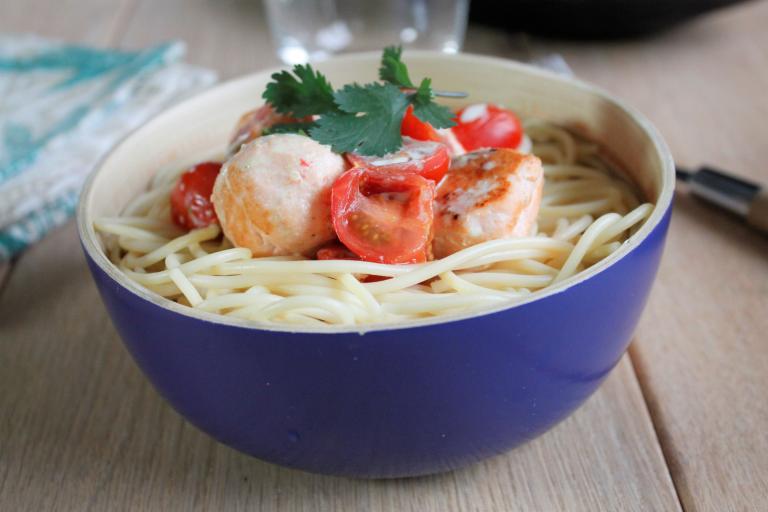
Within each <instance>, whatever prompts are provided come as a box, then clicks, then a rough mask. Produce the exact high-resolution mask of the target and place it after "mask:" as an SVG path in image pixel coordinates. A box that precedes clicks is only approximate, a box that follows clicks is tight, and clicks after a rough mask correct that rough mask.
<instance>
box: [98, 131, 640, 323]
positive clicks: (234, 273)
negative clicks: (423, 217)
mask: <svg viewBox="0 0 768 512" xmlns="http://www.w3.org/2000/svg"><path fill="white" fill-rule="evenodd" d="M525 131H526V133H527V134H528V135H529V136H530V138H531V139H532V141H533V152H534V154H536V155H538V156H539V157H540V158H541V159H542V161H543V162H544V176H545V185H544V194H543V197H542V201H541V209H540V211H539V215H538V218H537V224H536V227H535V229H534V233H533V234H532V235H531V236H529V237H525V238H511V239H501V240H492V241H488V242H484V243H481V244H478V245H475V246H472V247H468V248H466V249H463V250H461V251H459V252H457V253H454V254H451V255H450V256H447V257H445V258H442V259H440V260H435V261H430V262H427V263H420V264H411V265H386V264H379V263H368V262H363V261H348V260H323V261H318V260H307V259H304V258H300V257H292V256H280V257H265V258H253V257H251V253H250V251H249V250H248V249H242V248H236V247H232V245H231V244H230V243H229V241H228V240H226V238H225V237H221V236H220V234H221V230H220V228H219V227H218V226H216V225H211V226H208V227H206V228H203V229H197V230H193V231H190V232H188V233H184V232H182V231H181V230H179V229H178V228H177V227H176V226H175V225H174V224H173V223H172V222H171V220H170V215H169V210H168V203H169V201H168V197H169V194H170V191H171V189H172V187H173V184H174V183H175V181H176V179H177V178H178V175H179V174H180V172H181V170H177V171H169V172H161V173H158V174H157V175H156V176H155V177H154V178H153V179H152V181H151V184H150V189H149V190H148V191H146V192H144V193H143V194H141V195H140V196H139V197H137V198H135V199H134V200H133V201H132V202H131V203H130V204H129V205H128V206H127V207H126V208H125V210H124V214H123V215H122V216H118V217H108V218H106V217H105V218H100V219H98V220H97V221H96V222H95V227H96V229H97V230H98V231H99V232H100V233H101V234H102V238H103V241H104V247H105V251H106V254H107V255H108V257H109V258H110V259H111V260H112V262H113V263H114V264H115V265H117V267H118V268H119V269H121V270H122V271H123V272H125V274H126V275H127V276H128V277H130V278H131V279H132V280H134V281H135V282H137V283H138V284H140V285H142V286H144V287H145V288H147V289H148V290H150V291H152V292H154V293H157V294H158V295H161V296H163V297H167V298H168V299H171V300H175V301H177V302H179V303H181V304H185V305H188V306H191V307H194V308H197V309H200V310H202V311H207V312H212V313H219V314H222V315H229V316H232V317H236V318H244V319H249V320H253V321H257V322H273V323H274V322H278V323H286V324H299V325H312V324H372V323H387V322H397V321H401V320H409V319H417V318H425V317H432V316H438V315H449V314H452V313H459V312H466V311H468V310H475V309H482V308H488V307H493V306H499V305H502V304H512V303H514V302H515V301H520V300H522V299H524V298H526V297H527V296H528V295H529V294H530V293H532V292H536V291H538V290H542V289H544V288H546V287H548V286H552V285H554V284H556V283H559V282H561V281H563V280H565V279H567V278H569V277H571V276H573V275H574V274H576V273H578V272H580V271H582V270H584V269H585V268H587V267H589V266H591V265H594V264H595V263H597V262H599V261H600V260H602V259H604V258H606V257H608V256H610V255H611V254H612V253H613V252H615V251H616V250H618V249H619V248H620V247H621V245H622V243H624V242H625V241H626V239H627V238H628V237H629V236H630V235H631V234H632V233H633V232H634V231H635V230H636V229H637V228H638V227H639V226H640V225H641V224H642V222H643V221H644V220H645V219H646V218H647V217H648V216H649V215H650V214H651V211H652V209H653V205H652V204H650V203H642V204H641V203H640V201H639V200H638V197H637V196H636V195H635V192H634V190H633V189H632V187H631V186H630V185H629V184H628V183H626V182H625V181H623V180H622V179H621V178H619V177H618V176H617V175H615V174H612V173H611V172H610V171H609V167H608V166H607V165H606V163H605V162H604V161H603V159H601V158H600V156H599V148H598V146H597V145H595V144H593V143H589V142H584V141H581V140H578V139H577V138H575V137H574V136H573V135H571V134H570V133H569V132H568V131H566V130H564V129H562V128H559V127H556V126H553V125H551V124H548V123H545V122H542V121H530V122H527V123H525ZM368 276H376V277H381V278H384V279H381V280H378V281H376V280H372V279H370V278H368Z"/></svg>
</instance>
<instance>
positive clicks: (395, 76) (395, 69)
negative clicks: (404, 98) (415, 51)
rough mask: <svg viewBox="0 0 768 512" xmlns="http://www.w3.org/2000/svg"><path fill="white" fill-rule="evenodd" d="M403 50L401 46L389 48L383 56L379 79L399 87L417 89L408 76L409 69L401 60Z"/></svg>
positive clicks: (385, 49)
mask: <svg viewBox="0 0 768 512" xmlns="http://www.w3.org/2000/svg"><path fill="white" fill-rule="evenodd" d="M402 54H403V48H402V47H400V46H387V47H386V48H384V53H382V55H381V67H380V68H379V79H380V80H382V81H384V82H389V83H391V84H393V85H397V86H399V87H409V88H412V87H415V85H413V82H411V78H410V77H409V76H408V67H407V66H406V65H405V64H404V63H403V61H401V60H400V55H402Z"/></svg>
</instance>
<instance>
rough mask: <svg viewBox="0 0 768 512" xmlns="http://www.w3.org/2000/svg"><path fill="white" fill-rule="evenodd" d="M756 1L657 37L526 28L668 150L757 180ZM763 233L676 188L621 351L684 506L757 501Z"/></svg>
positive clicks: (766, 47)
mask: <svg viewBox="0 0 768 512" xmlns="http://www.w3.org/2000/svg"><path fill="white" fill-rule="evenodd" d="M766 26H768V2H765V1H762V2H751V3H748V4H745V5H744V6H740V7H737V8H733V9H730V10H727V11H723V12H720V13H717V14H715V15H712V16H707V17H705V18H702V19H700V20H697V21H696V22H694V23H692V24H691V25H688V26H686V27H682V28H681V29H679V30H676V31H673V32H670V33H668V34H665V35H663V36H662V37H660V38H658V39H653V40H648V41H643V42H632V43H624V44H613V45H572V46H571V45H569V46H567V47H565V46H561V45H559V44H556V43H551V42H550V43H545V42H542V41H537V42H535V43H534V46H538V47H539V48H543V49H549V50H559V51H562V52H563V53H564V54H565V56H566V59H567V60H568V62H569V63H570V64H571V66H572V67H573V69H574V70H575V71H576V73H577V74H578V75H579V76H581V77H582V78H584V79H587V80H591V81H594V82H597V83H598V84H601V85H603V86H604V87H606V88H607V89H609V90H611V91H613V92H615V93H616V94H618V95H620V96H622V97H624V98H626V99H627V100H628V101H630V102H631V103H632V104H633V105H635V106H637V107H638V108H639V109H640V110H641V111H643V112H644V113H646V114H647V115H648V116H649V117H650V118H651V119H652V120H653V121H654V122H655V123H656V124H657V126H658V127H659V128H660V130H661V132H662V133H663V134H664V136H665V137H666V139H667V141H668V142H669V144H670V147H671V149H672V151H673V153H674V155H675V156H676V158H677V160H678V161H679V162H680V163H683V164H685V165H686V166H687V167H695V166H697V165H700V164H702V163H708V164H713V165H717V166H720V167H722V168H724V169H728V170H730V171H732V172H736V173H739V174H741V175H743V176H746V177H749V178H751V179H753V180H755V181H758V182H762V183H763V184H765V185H766V186H768V165H766V162H767V161H768V144H766V139H767V137H768V121H766V120H767V119H768V95H766V93H765V91H766V90H768V31H766V30H765V27H766ZM766 333H768V238H766V237H764V236H761V235H759V234H757V233H756V232H755V231H753V230H751V229H750V228H748V227H747V226H746V225H744V224H743V223H742V222H740V221H739V220H737V219H735V218H733V217H730V216H727V215H724V214H723V213H722V212H720V211H718V210H716V209H714V208H711V207H709V206H708V205H705V204H703V203H701V202H699V201H696V200H694V199H692V198H690V197H688V196H686V195H685V194H678V197H677V200H676V206H675V213H674V215H673V218H672V226H671V230H670V234H669V241H668V246H667V249H666V253H665V256H664V260H663V263H662V267H661V271H660V274H659V278H658V281H657V283H656V285H655V289H654V292H653V294H652V297H651V300H650V302H649V306H648V309H647V311H646V313H645V315H644V318H643V320H642V323H641V326H640V329H639V332H638V339H639V343H637V344H636V345H635V346H634V348H633V349H632V351H631V354H632V357H633V360H634V362H635V365H636V368H637V370H638V373H639V377H640V380H641V385H642V387H643V390H644V392H645V395H646V398H647V399H648V400H649V404H650V407H651V411H652V414H653V418H654V422H655V424H656V426H657V429H658V431H659V434H660V436H661V440H662V444H663V448H664V451H665V455H666V457H667V461H668V462H669V464H670V467H671V471H672V476H673V479H674V481H675V483H676V486H677V489H678V491H679V493H680V496H681V499H682V501H683V504H684V506H685V509H686V510H689V511H692V510H695V511H698V512H703V511H731V510H733V511H736V510H749V511H752V510H755V511H756V510H768V435H766V428H768V400H766V396H767V393H768V391H766V390H768V335H766Z"/></svg>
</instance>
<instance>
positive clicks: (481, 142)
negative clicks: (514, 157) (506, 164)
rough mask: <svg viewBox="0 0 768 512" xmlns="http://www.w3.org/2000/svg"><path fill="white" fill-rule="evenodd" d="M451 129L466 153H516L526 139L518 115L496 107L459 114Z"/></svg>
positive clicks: (480, 107)
mask: <svg viewBox="0 0 768 512" xmlns="http://www.w3.org/2000/svg"><path fill="white" fill-rule="evenodd" d="M455 121H456V126H454V127H453V128H451V130H452V131H453V134H454V135H455V136H456V138H457V139H458V140H459V142H460V143H461V145H462V146H464V149H466V150H467V151H474V150H476V149H481V148H509V149H516V148H517V147H518V146H519V145H520V141H521V140H522V138H523V127H522V125H521V124H520V120H519V119H518V118H517V116H516V115H515V113H514V112H512V111H511V110H507V109H504V108H501V107H497V106H496V105H491V104H485V103H478V104H476V105H469V106H467V107H464V108H463V109H461V110H459V112H458V113H457V115H456V119H455Z"/></svg>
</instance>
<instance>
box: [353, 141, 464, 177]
mask: <svg viewBox="0 0 768 512" xmlns="http://www.w3.org/2000/svg"><path fill="white" fill-rule="evenodd" d="M347 158H349V161H350V162H351V163H352V165H353V166H354V167H368V168H371V169H380V170H386V171H388V172H400V173H410V174H418V175H419V176H422V177H424V178H427V179H428V180H432V181H434V182H435V183H437V182H438V181H440V180H441V179H442V178H443V176H444V175H445V173H446V171H448V166H450V165H451V157H450V156H449V155H448V148H447V147H446V146H445V145H444V144H441V143H439V142H434V141H422V140H414V139H412V138H410V137H403V146H402V147H401V148H400V149H399V150H398V151H395V152H394V153H389V154H387V155H384V156H361V155H357V154H355V153H348V154H347Z"/></svg>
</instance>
